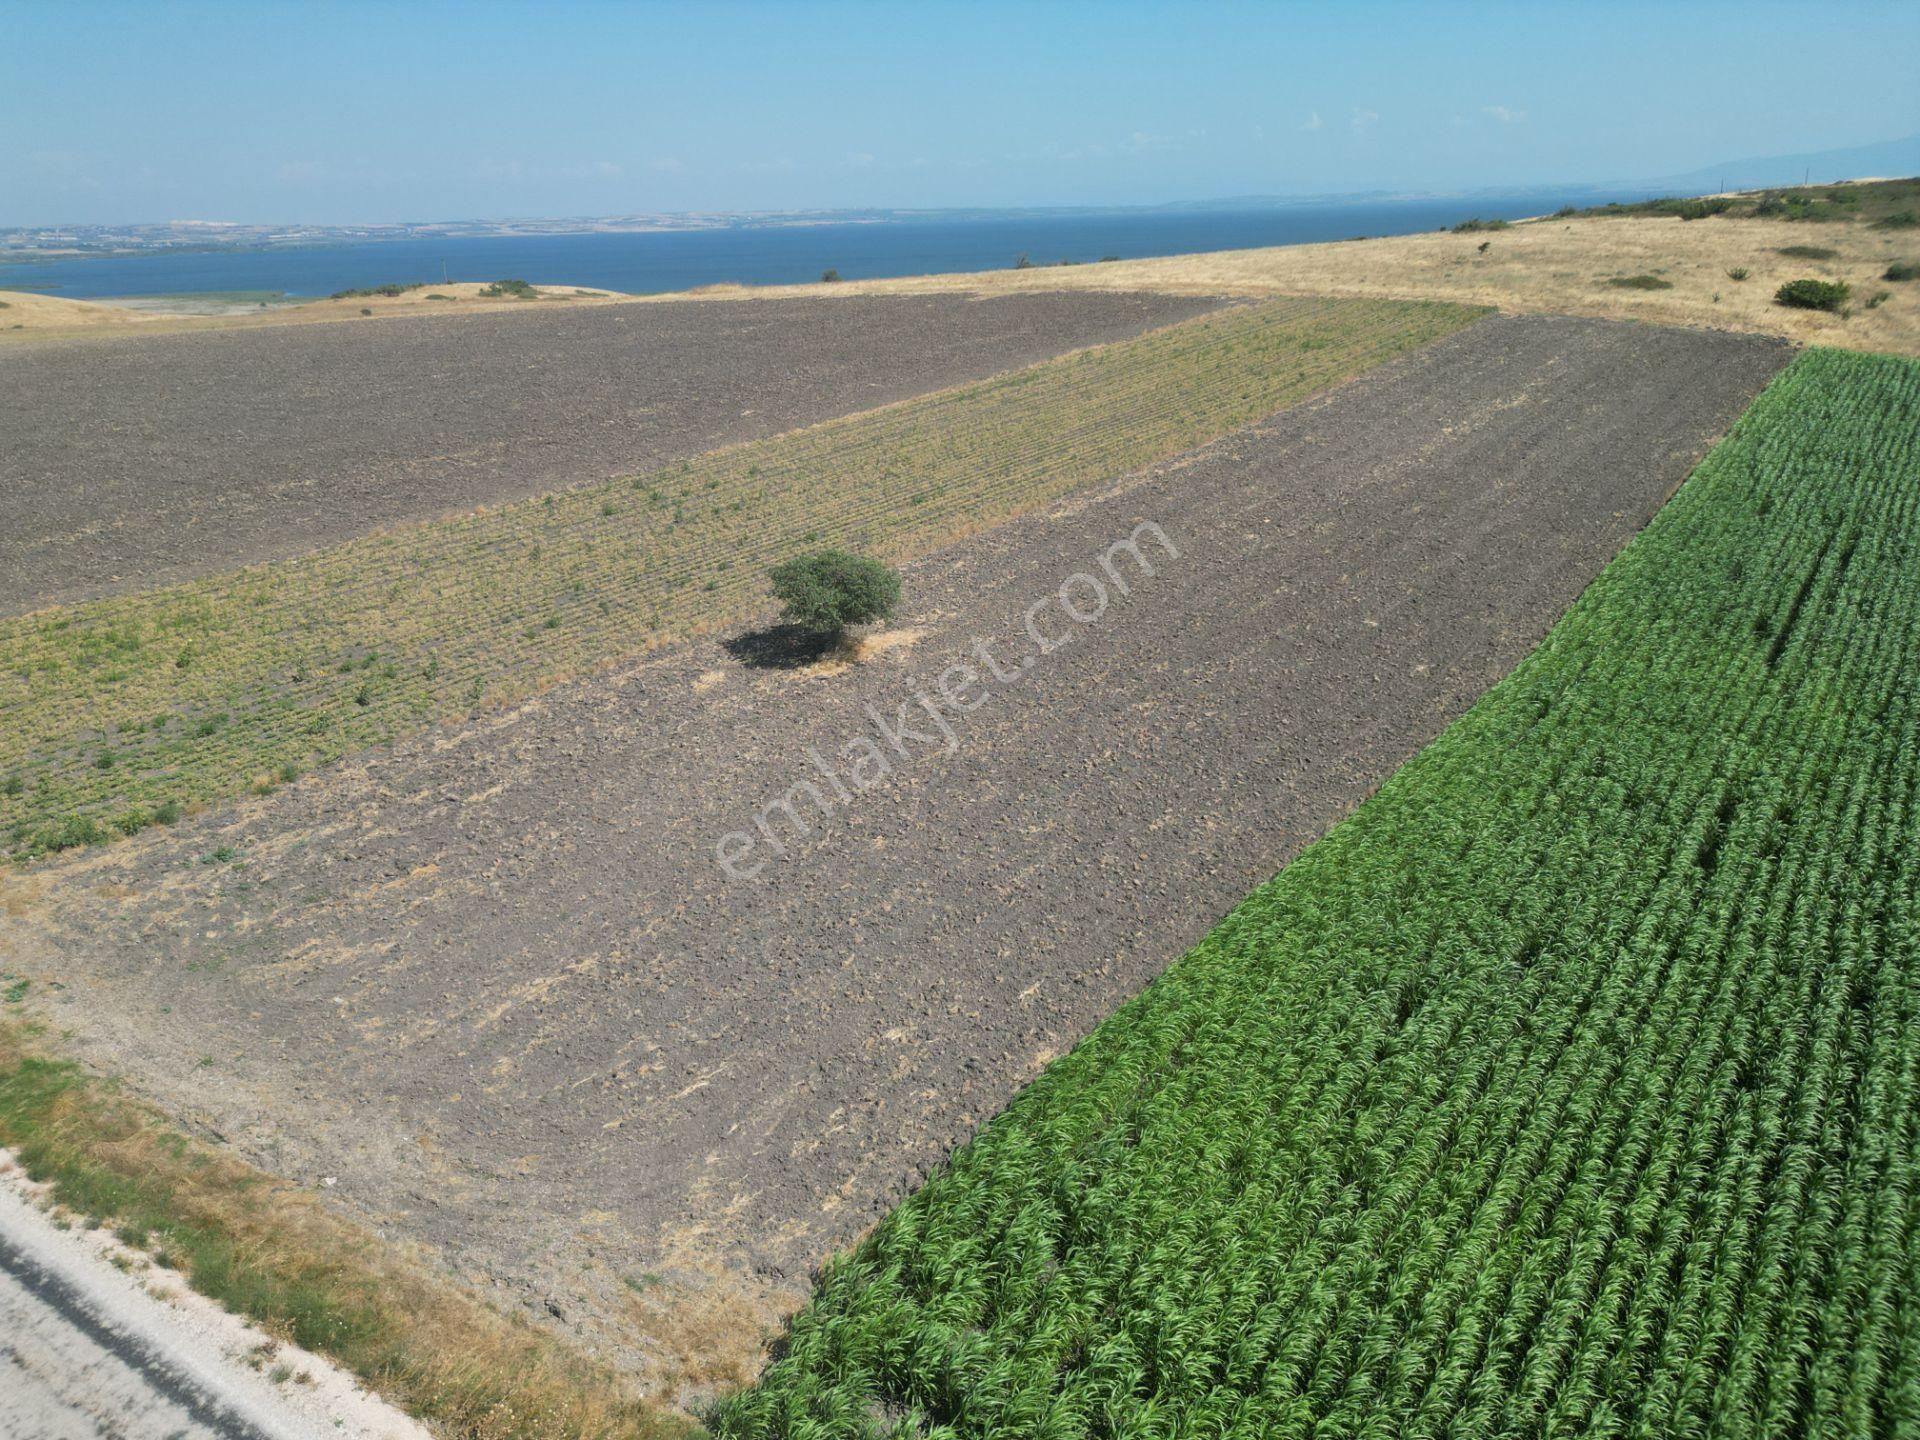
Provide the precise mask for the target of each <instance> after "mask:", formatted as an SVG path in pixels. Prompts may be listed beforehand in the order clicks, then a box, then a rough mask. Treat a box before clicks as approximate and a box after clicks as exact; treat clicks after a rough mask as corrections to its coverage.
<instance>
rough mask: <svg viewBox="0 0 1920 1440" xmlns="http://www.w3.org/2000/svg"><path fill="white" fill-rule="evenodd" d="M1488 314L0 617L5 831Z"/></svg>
mask: <svg viewBox="0 0 1920 1440" xmlns="http://www.w3.org/2000/svg"><path fill="white" fill-rule="evenodd" d="M1483 313H1485V312H1483V311H1479V310H1473V309H1469V308H1463V307H1460V306H1452V305H1443V304H1428V303H1402V302H1391V301H1361V300H1334V301H1328V300H1279V301H1273V302H1268V303H1262V304H1258V305H1243V306H1236V307H1233V308H1230V309H1227V310H1223V311H1218V312H1214V313H1212V314H1209V315H1205V316H1202V317H1200V318H1198V319H1195V320H1191V321H1187V322H1185V323H1183V324H1180V325H1176V326H1172V327H1169V328H1167V329H1164V330H1159V331H1154V332H1151V333H1149V334H1146V335H1143V336H1140V337H1137V338H1135V339H1132V340H1127V341H1122V342H1118V343H1115V344H1111V345H1106V346H1101V347H1098V348H1095V349H1092V350H1085V351H1080V352H1076V353H1074V354H1071V355H1067V356H1063V357H1061V358H1059V359H1056V360H1052V361H1048V362H1045V363H1042V364H1039V365H1035V366H1032V367H1029V368H1027V369H1024V370H1018V371H1014V372H1010V373H1009V374H1006V375H1003V376H999V377H996V378H994V379H990V380H986V381H982V382H980V383H978V384H974V385H968V386H964V387H961V388H958V389H955V390H950V391H945V392H942V393H939V394H936V395H931V396H923V397H920V398H918V399H914V400H908V401H904V402H902V403H900V404H897V405H892V406H888V407H885V408H883V409H879V410H874V411H868V412H865V413H863V414H860V415H855V416H851V417H848V418H847V419H845V420H840V421H835V422H832V423H829V424H826V425H820V426H816V427H814V428H812V429H808V430H801V431H796V432H793V433H790V434H787V435H782V436H777V437H774V438H772V439H768V440H764V441H757V442H754V443H751V444H746V445H740V446H736V447H732V448H730V449H726V450H721V451H715V452H712V453H710V454H708V455H704V456H701V457H699V458H697V459H693V460H690V461H687V462H684V463H682V464H679V465H676V466H673V467H671V468H669V469H667V470H664V471H659V472H656V473H652V474H646V475H640V476H635V477H631V478H623V479H620V480H615V481H609V482H606V483H602V484H596V485H588V486H583V487H578V488H575V489H571V490H567V491H564V492H561V493H559V494H556V495H551V496H546V497H543V498H540V499H535V500H529V501H526V502H523V503H519V504H515V505H510V506H506V507H503V508H500V509H495V510H491V511H486V512H481V513H477V514H472V515H466V516H460V517H455V518H451V519H445V520H439V521H434V522H431V523H428V524H424V525H417V526H412V527H409V528H407V529H403V530H399V531H396V532H393V533H389V534H380V535H372V536H367V537H363V538H360V539H356V540H352V541H349V542H346V543H344V544H341V545H336V546H333V547H330V548H328V549H325V550H321V551H318V552H316V553H314V554H311V555H306V556H301V557H298V558H295V559H291V560H285V561H280V562H277V563H274V564H270V565H262V566H256V567H252V568H248V569H245V570H240V571H235V572H232V573H229V574H223V575H216V576H212V577H209V578H206V579H201V580H195V581H191V582H188V583H185V584H180V585H175V586H171V587H168V588H166V589H162V590H156V591H153V592H150V593H147V594H143V595H135V596H130V597H126V598H118V599H107V600H99V601H93V602H89V603H85V604H79V605H73V606H67V607H62V608H57V609H52V610H44V611H40V612H38V613H35V614H32V615H26V616H19V617H13V618H6V619H0V836H4V837H5V838H4V840H0V845H3V846H4V848H6V849H8V850H10V851H11V853H12V854H14V855H16V856H31V855H34V854H38V853H42V852H45V851H47V850H49V849H56V848H62V847H64V846H68V845H75V844H85V843H89V842H91V841H96V840H100V839H104V838H108V837H110V836H111V835H113V834H116V833H131V832H132V831H135V830H138V829H140V828H142V827H143V826H145V825H147V824H150V823H154V822H155V821H160V822H165V821H168V820H170V819H172V818H174V817H175V816H176V815H177V814H178V813H179V811H180V809H181V807H183V806H185V805H190V804H193V803H198V802H210V801H218V800H223V799H227V798H230V797H232V796H236V795H238V794H241V793H243V792H244V791H246V790H247V789H249V788H252V789H255V790H262V791H264V790H267V789H271V788H272V787H273V786H274V785H276V784H279V783H281V782H283V781H285V780H287V779H290V778H292V777H293V776H294V775H296V774H297V773H298V772H299V771H301V770H303V769H306V768H308V767H310V766H313V765H316V764H320V763H323V762H325V761H328V760H332V759H335V758H338V757H339V756H342V755H345V754H349V753H351V752H353V751H356V750H360V749H364V748H366V747H367V746H370V745H374V744H379V743H381V742H384V741H387V740H391V739H394V738H396V737H398V736H401V735H405V734H407V733H410V732H413V731H417V730H420V729H422V728H424V727H425V726H427V725H430V724H432V723H434V722H436V721H441V720H446V719H452V718H456V717H459V716H464V715H468V714H471V713H472V712H473V711H474V710H476V709H477V708H479V707H481V706H483V705H486V704H497V703H501V702H504V701H511V700H514V699H516V698H521V697H524V696H527V695H529V694H532V693H534V692H536V691H537V690H539V689H540V688H542V687H543V686H546V685H548V684H551V683H553V682H554V681H556V680H560V679H564V678H566V677H568V676H571V675H578V674H582V673H586V672H589V671H591V670H593V669H594V668H595V667H598V666H603V665H606V664H609V663H613V662H616V661H619V660H621V659H625V658H627V657H630V656H633V655H636V654H639V653H641V652H643V651H645V650H647V649H648V648H650V647H652V646H655V645H658V644H661V643H663V642H666V641H669V640H674V639H679V638H684V637H686V636H689V635H692V634H695V633H698V632H700V631H702V630H708V629H712V628H714V627H716V626H720V625H725V624H732V623H738V622H739V621H741V620H744V619H746V618H748V617H751V616H753V615H755V614H757V613H760V612H762V611H763V610H764V609H765V608H766V607H767V603H768V597H767V582H766V572H767V569H768V567H769V566H771V565H772V564H773V563H775V562H777V561H779V560H782V559H785V558H787V557H788V556H790V555H792V554H794V553H795V552H796V551H799V550H802V549H807V548H812V547H815V546H829V545H831V546H837V547H840V548H847V549H860V550H867V551H870V552H873V553H876V554H879V555H881V556H882V557H884V558H888V559H893V560H899V559H904V558H908V557H911V556H914V555H918V554H922V553H924V552H926V551H927V550H930V549H932V548H933V547H935V546H936V545H939V544H941V543H944V542H946V541H949V540H952V539H955V538H957V537H959V536H962V535H965V534H967V533H970V532H972V531H975V530H979V529H982V528H985V527H986V526H988V525H991V524H994V523H996V522H998V521H1001V520H1004V519H1006V518H1007V517H1008V516H1010V515H1014V514H1018V513H1020V512H1022V511H1024V510H1029V509H1032V508H1034V507H1036V506H1040V505H1045V504H1047V503H1049V502H1051V501H1054V500H1057V499H1059V498H1060V497H1062V496H1064V495H1067V494H1070V493H1071V492H1073V491H1075V490H1076V489H1080V488H1082V487H1085V486H1087V485H1090V484H1094V483H1098V482H1100V481H1104V480H1108V479H1112V478H1114V477H1116V476H1119V475H1123V474H1125V473H1127V472H1128V471H1130V470H1133V469H1136V468H1138V467H1141V466H1144V465H1148V464H1152V463H1154V462H1156V461H1159V460H1163V459H1166V458H1169V457H1171V456H1173V455H1176V454H1179V453H1180V452H1182V451H1184V450H1187V449H1190V448H1192V447H1193V446H1195V445H1197V444H1200V443H1203V442H1205V441H1207V440H1210V439H1213V438H1214V437H1216V436H1219V435H1221V434H1224V433H1226V432H1227V431H1229V430H1232V429H1234V428H1236V427H1238V426H1240V425H1244V424H1246V423H1248V422H1249V421H1253V420H1256V419H1259V418H1262V417H1264V416H1266V415H1269V414H1271V413H1272V412H1273V411H1275V410H1277V409H1279V408H1280V407H1282V406H1284V405H1287V404H1290V403H1292V402H1293V401H1296V400H1299V399H1301V398H1303V397H1305V396H1307V395H1310V394H1312V393H1314V392H1316V391H1319V390H1322V389H1325V388H1326V387H1327V386H1329V385H1332V384H1335V383H1337V382H1339V381H1341V380H1343V379H1346V378H1347V377H1349V376H1352V375H1354V374H1356V373H1358V372H1359V371H1361V370H1364V369H1366V368H1368V367H1369V366H1372V365H1375V364H1377V363H1379V362H1380V361H1382V360H1385V359H1387V358H1389V357H1391V356H1394V355H1397V354H1400V353H1402V352H1404V351H1406V350H1408V349H1411V348H1413V347H1415V346H1417V345H1420V344H1423V343H1425V342H1427V341H1429V340H1432V339H1435V338H1437V337H1439V336H1442V335H1445V334H1449V333H1451V332H1452V331H1455V330H1458V329H1459V328H1461V327H1462V326H1464V325H1467V324H1469V323H1471V322H1472V321H1473V320H1474V319H1476V318H1478V316H1479V315H1481V314H1483Z"/></svg>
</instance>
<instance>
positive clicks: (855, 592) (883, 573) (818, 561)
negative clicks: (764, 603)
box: [770, 550, 900, 635]
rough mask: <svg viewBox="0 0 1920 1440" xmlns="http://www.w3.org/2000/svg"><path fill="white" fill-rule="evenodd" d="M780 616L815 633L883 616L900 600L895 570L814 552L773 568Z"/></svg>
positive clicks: (867, 559)
mask: <svg viewBox="0 0 1920 1440" xmlns="http://www.w3.org/2000/svg"><path fill="white" fill-rule="evenodd" d="M770 578H771V579H772V581H773V594H774V598H775V599H777V600H779V601H780V602H781V605H782V607H783V608H782V610H781V612H780V617H781V618H782V619H783V620H785V621H787V622H788V623H789V624H793V625H799V626H802V627H804V628H805V629H808V630H812V631H816V632H818V633H820V634H825V635H832V634H837V633H839V632H840V631H841V630H844V629H845V628H846V627H847V626H849V625H864V624H866V623H867V622H868V621H871V620H884V619H885V618H886V617H887V616H889V615H891V614H892V613H893V612H894V608H895V607H896V606H898V605H899V603H900V572H899V571H897V570H895V569H894V568H893V567H892V566H890V565H885V564H882V563H881V562H880V561H878V560H875V559H872V558H871V557H869V556H866V555H850V554H848V553H847V552H846V551H844V550H815V551H813V552H811V553H810V554H806V555H798V556H795V557H794V558H793V559H791V560H788V561H785V562H783V563H781V564H779V565H776V566H774V567H773V571H772V575H771V577H770Z"/></svg>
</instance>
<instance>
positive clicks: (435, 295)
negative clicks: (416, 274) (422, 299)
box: [426, 290, 453, 300]
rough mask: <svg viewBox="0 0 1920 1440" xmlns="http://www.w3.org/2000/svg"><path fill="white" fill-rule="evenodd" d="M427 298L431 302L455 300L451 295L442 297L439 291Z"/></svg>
mask: <svg viewBox="0 0 1920 1440" xmlns="http://www.w3.org/2000/svg"><path fill="white" fill-rule="evenodd" d="M426 298H427V299H429V300H451V299H453V297H452V296H451V295H442V294H441V293H440V292H439V291H438V290H436V291H434V292H433V293H432V294H430V295H428V296H427V297H426Z"/></svg>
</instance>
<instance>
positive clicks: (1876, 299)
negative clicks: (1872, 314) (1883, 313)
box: [1866, 290, 1893, 310]
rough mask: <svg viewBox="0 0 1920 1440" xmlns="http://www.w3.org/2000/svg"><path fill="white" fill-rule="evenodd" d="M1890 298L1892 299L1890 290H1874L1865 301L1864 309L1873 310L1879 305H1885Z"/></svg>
mask: <svg viewBox="0 0 1920 1440" xmlns="http://www.w3.org/2000/svg"><path fill="white" fill-rule="evenodd" d="M1892 298H1893V292H1892V291H1891V290H1876V291H1874V292H1873V294H1872V296H1871V297H1870V298H1869V299H1868V300H1867V304H1866V308H1867V309H1869V310H1872V309H1875V308H1877V307H1879V306H1881V305H1884V304H1886V303H1887V301H1889V300H1891V299H1892Z"/></svg>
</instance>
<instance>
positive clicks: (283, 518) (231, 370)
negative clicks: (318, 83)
mask: <svg viewBox="0 0 1920 1440" xmlns="http://www.w3.org/2000/svg"><path fill="white" fill-rule="evenodd" d="M1214 303H1216V302H1213V301H1209V300H1195V299H1192V298H1173V297H1167V296H1147V295H1094V294H1084V295H1071V294H1051V295H1031V296H1010V297H1004V298H997V299H992V300H974V299H971V298H968V297H965V296H959V295H950V296H898V297H877V298H863V299H854V300H831V301H829V300H774V301H768V302H766V303H765V304H753V305H741V304H737V303H727V302H724V301H707V302H686V303H675V304H660V305H618V306H596V307H593V308H591V309H582V310H573V311H568V310H548V311H539V312H529V313H526V314H513V313H510V312H508V313H503V312H499V311H491V312H486V313H483V314H477V315H448V316H435V317H432V318H407V319H393V320H386V321H378V322H374V321H369V322H368V323H366V324H363V325H349V324H341V325H311V326H285V327H279V328H274V329H263V330H248V331H234V332H208V333H198V334H176V335H153V336H133V337H125V338H116V339H115V340H114V341H113V342H111V343H101V342H98V341H74V342H68V343H64V344H62V343H53V342H50V343H48V344H45V345H40V346H34V347H18V348H14V349H10V350H7V351H6V352H4V353H0V416H4V417H5V419H6V423H5V427H4V429H5V440H4V442H0V613H17V612H20V611H24V610H30V609H33V608H34V607H36V606H39V605H45V604H51V603H55V602H60V601H69V600H78V599H83V598H88V597H91V596H97V595H109V594H119V593H124V592H127V591H132V590H143V589H146V588H149V587H150V586H154V585H159V584H162V583H165V582H167V581H171V580H178V579H182V578H184V577H186V576H189V575H197V574H206V573H208V572H211V571H216V570H222V569H226V568H228V567H230V566H233V565H238V564H243V563H246V562H249V561H255V560H266V559H272V558H275V557H278V556H283V555H290V554H296V553H298V552H300V551H303V550H311V549H313V548H315V547H317V546H320V545H324V544H326V543H327V542H329V541H333V540H339V539H342V538H344V537H346V536H349V535H356V534H361V533H363V532H365V531H367V530H370V529H375V528H378V527H380V526H383V525H389V524H393V523H396V522H400V521H405V520H411V519H419V518H423V517H427V516H433V515H438V514H442V513H444V512H446V511H450V510H462V509H468V508H471V507H473V506H475V505H482V504H487V503H491V502H494V501H500V500H507V499H513V498H518V497H520V496H525V495H535V494H539V493H541V492H542V491H547V490H554V489H559V488H561V487H563V486H567V485H572V484H575V483H578V482H581V481H587V480H601V479H605V478H606V477H608V476H610V475H615V474H621V473H625V472H627V471H631V470H640V469H645V468H648V467H651V466H656V465H659V464H661V463H663V462H665V461H668V460H673V459H678V458H680V457H682V456H685V455H691V454H694V453H696V452H699V451H702V450H709V449H713V448H714V447H716V446H720V445H726V444H731V443H733V442H735V441H740V440H750V439H756V438H759V437H762V436H766V435H773V434H778V433H780V432H781V431H784V430H791V429H793V428H795V427H797V426H802V425H808V424H812V423H814V422H816V421H820V420H825V419H829V418H832V417H834V416H838V415H844V414H847V413H849V412H852V411H855V410H863V409H867V408H869V407H872V406H876V405H882V404H885V403H887V402H889V401H893V400H899V399H903V398H905V397H907V396H909V395H916V394H920V393H922V392H924V391H928V390H936V389H940V388H942V387H944V386H948V385H955V384H958V383H960V382H962V381H966V380H973V379H979V378H982V377H984V376H987V375H992V374H995V373H997V372H999V371H1002V370H1006V369H1010V368H1012V367H1015V366H1019V365H1026V364H1030V363H1032V362H1034V361H1036V360H1042V359H1045V358H1047V357H1048V356H1051V355H1057V354H1059V353H1060V352H1062V351H1064V350H1071V349H1074V348H1076V347H1078V346H1083V345H1092V344H1098V343H1100V342H1103V341H1109V340H1115V339H1119V338H1122V337H1124V336H1128V335H1132V334H1136V333H1138V332H1139V331H1141V330H1145V329H1148V328H1151V327H1153V326H1156V325H1165V324H1171V323H1173V322H1174V321H1177V320H1181V319H1185V318H1186V317H1188V316H1191V315H1195V314H1198V313H1199V312H1201V311H1203V310H1206V309H1208V308H1210V307H1211V306H1212V305H1213V304H1214Z"/></svg>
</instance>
